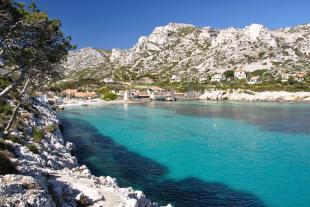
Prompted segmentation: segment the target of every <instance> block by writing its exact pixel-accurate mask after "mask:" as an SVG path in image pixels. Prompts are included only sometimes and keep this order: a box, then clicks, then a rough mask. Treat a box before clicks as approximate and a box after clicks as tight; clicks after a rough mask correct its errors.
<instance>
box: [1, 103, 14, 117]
mask: <svg viewBox="0 0 310 207" xmlns="http://www.w3.org/2000/svg"><path fill="white" fill-rule="evenodd" d="M0 114H3V115H10V114H12V107H11V106H10V105H9V104H7V103H5V102H3V101H0Z"/></svg>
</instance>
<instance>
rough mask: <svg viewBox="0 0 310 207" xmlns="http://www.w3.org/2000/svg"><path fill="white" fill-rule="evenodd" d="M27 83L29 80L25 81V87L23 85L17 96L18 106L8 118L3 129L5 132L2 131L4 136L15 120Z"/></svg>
mask: <svg viewBox="0 0 310 207" xmlns="http://www.w3.org/2000/svg"><path fill="white" fill-rule="evenodd" d="M29 82H30V80H29V79H28V80H27V81H26V83H25V85H24V88H23V90H22V91H21V92H20V94H19V96H18V99H19V101H18V104H17V105H16V106H15V109H14V111H13V114H12V115H11V117H10V120H9V123H8V124H7V126H6V127H5V130H4V134H5V135H7V134H8V133H9V130H10V128H11V126H12V124H13V121H14V119H15V117H16V114H17V112H18V109H19V107H20V105H21V101H22V98H23V96H24V93H25V92H26V89H27V87H28V84H29Z"/></svg>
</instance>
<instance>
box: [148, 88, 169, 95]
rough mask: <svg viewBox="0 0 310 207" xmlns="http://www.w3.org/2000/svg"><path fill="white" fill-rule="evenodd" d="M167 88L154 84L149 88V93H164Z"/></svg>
mask: <svg viewBox="0 0 310 207" xmlns="http://www.w3.org/2000/svg"><path fill="white" fill-rule="evenodd" d="M164 91H165V89H163V88H161V87H158V86H153V87H150V88H149V89H147V93H148V94H149V95H150V94H151V93H164Z"/></svg>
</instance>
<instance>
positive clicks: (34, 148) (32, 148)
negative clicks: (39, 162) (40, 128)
mask: <svg viewBox="0 0 310 207" xmlns="http://www.w3.org/2000/svg"><path fill="white" fill-rule="evenodd" d="M26 147H27V148H28V150H29V151H30V152H32V153H34V154H38V153H39V150H38V148H37V146H36V145H35V144H27V145H26Z"/></svg>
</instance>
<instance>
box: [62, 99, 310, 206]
mask: <svg viewBox="0 0 310 207" xmlns="http://www.w3.org/2000/svg"><path fill="white" fill-rule="evenodd" d="M59 116H60V118H61V119H62V121H63V125H64V136H65V138H66V139H67V140H70V141H72V142H74V143H75V144H76V145H77V149H78V150H77V152H76V156H77V157H78V160H79V162H80V163H81V164H86V165H88V166H89V167H90V169H91V171H92V172H93V173H94V174H96V175H110V176H112V177H116V178H117V179H118V180H119V182H120V185H121V186H134V187H135V188H136V189H141V190H143V191H144V192H145V194H146V195H147V196H148V197H149V198H151V199H152V200H154V201H158V202H159V203H160V204H166V203H167V202H171V203H172V204H174V205H175V206H178V207H183V206H274V207H280V206H281V207H293V206H299V207H306V206H307V207H308V206H310V190H309V189H310V187H309V186H310V124H309V123H310V105H306V104H286V103H281V104H280V103H236V102H217V103H202V102H176V103H155V104H145V105H107V106H102V107H83V108H72V109H68V110H65V111H64V112H61V113H60V114H59Z"/></svg>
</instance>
